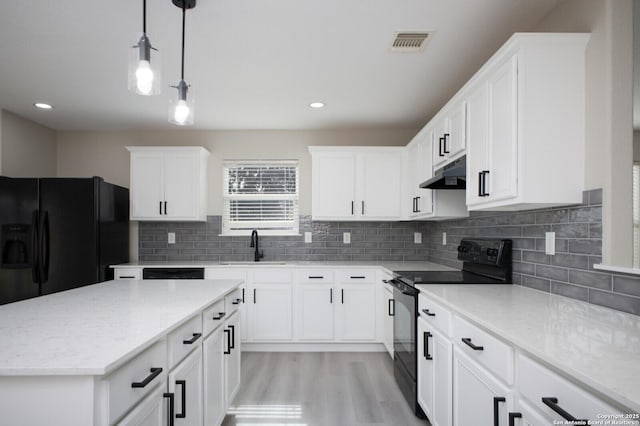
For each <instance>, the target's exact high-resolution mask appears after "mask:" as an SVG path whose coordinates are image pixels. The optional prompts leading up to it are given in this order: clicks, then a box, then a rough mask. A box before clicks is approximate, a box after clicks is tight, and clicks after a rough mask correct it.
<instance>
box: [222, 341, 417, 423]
mask: <svg viewBox="0 0 640 426" xmlns="http://www.w3.org/2000/svg"><path fill="white" fill-rule="evenodd" d="M256 424H260V425H297V426H316V425H327V426H349V425H395V426H400V425H402V426H404V425H407V426H411V425H420V426H428V425H429V423H428V422H427V421H426V420H420V419H418V418H417V417H415V416H414V415H413V413H412V411H411V409H410V408H409V405H408V404H407V402H406V401H405V399H404V398H403V396H402V393H401V392H400V389H399V388H398V386H397V385H396V382H395V381H394V379H393V364H392V361H391V358H390V357H389V355H387V353H341V352H337V353H329V352H317V353H314V352H306V353H300V352H295V353H282V352H245V353H243V354H242V383H241V385H240V390H239V391H238V395H237V396H236V398H235V400H234V401H233V404H232V407H231V409H230V414H229V415H227V416H226V418H225V420H224V423H223V426H231V425H256Z"/></svg>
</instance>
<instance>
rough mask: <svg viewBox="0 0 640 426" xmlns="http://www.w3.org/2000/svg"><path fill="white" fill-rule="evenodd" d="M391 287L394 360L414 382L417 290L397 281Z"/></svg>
mask: <svg viewBox="0 0 640 426" xmlns="http://www.w3.org/2000/svg"><path fill="white" fill-rule="evenodd" d="M389 283H390V284H391V285H393V298H394V301H395V302H394V306H395V312H394V313H395V316H394V317H393V350H394V352H395V358H396V359H397V361H399V362H400V363H401V364H402V366H403V367H404V369H405V371H406V372H407V373H408V375H409V376H410V377H411V379H412V380H414V381H415V380H416V368H417V366H416V364H417V358H416V356H417V354H416V336H417V335H416V310H417V305H418V290H416V289H415V288H413V287H410V286H408V285H406V284H404V283H402V282H400V281H398V280H391V281H390V282H389Z"/></svg>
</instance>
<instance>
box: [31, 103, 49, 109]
mask: <svg viewBox="0 0 640 426" xmlns="http://www.w3.org/2000/svg"><path fill="white" fill-rule="evenodd" d="M33 106H34V107H36V108H40V109H53V106H52V105H49V104H45V103H44V102H36V103H35V104H33Z"/></svg>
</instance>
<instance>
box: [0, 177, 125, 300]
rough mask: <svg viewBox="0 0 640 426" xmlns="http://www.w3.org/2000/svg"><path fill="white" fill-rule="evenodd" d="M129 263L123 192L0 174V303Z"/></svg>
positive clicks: (85, 181) (84, 181) (86, 280)
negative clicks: (116, 265)
mask: <svg viewBox="0 0 640 426" xmlns="http://www.w3.org/2000/svg"><path fill="white" fill-rule="evenodd" d="M128 261H129V190H128V189H127V188H123V187H120V186H117V185H113V184H110V183H106V182H105V181H104V180H103V179H102V178H99V177H93V178H9V177H4V176H0V305H2V304H5V303H10V302H16V301H19V300H24V299H28V298H31V297H36V296H41V295H45V294H51V293H55V292H58V291H63V290H69V289H72V288H76V287H81V286H84V285H88V284H94V283H97V282H101V281H105V280H108V279H111V278H113V272H112V270H111V269H110V268H109V265H112V264H116V263H124V262H128Z"/></svg>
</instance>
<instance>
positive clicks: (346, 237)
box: [342, 232, 351, 244]
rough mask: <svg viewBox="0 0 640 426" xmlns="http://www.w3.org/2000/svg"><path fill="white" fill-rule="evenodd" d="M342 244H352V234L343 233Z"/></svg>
mask: <svg viewBox="0 0 640 426" xmlns="http://www.w3.org/2000/svg"><path fill="white" fill-rule="evenodd" d="M342 242H343V243H345V244H351V232H343V233H342Z"/></svg>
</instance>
